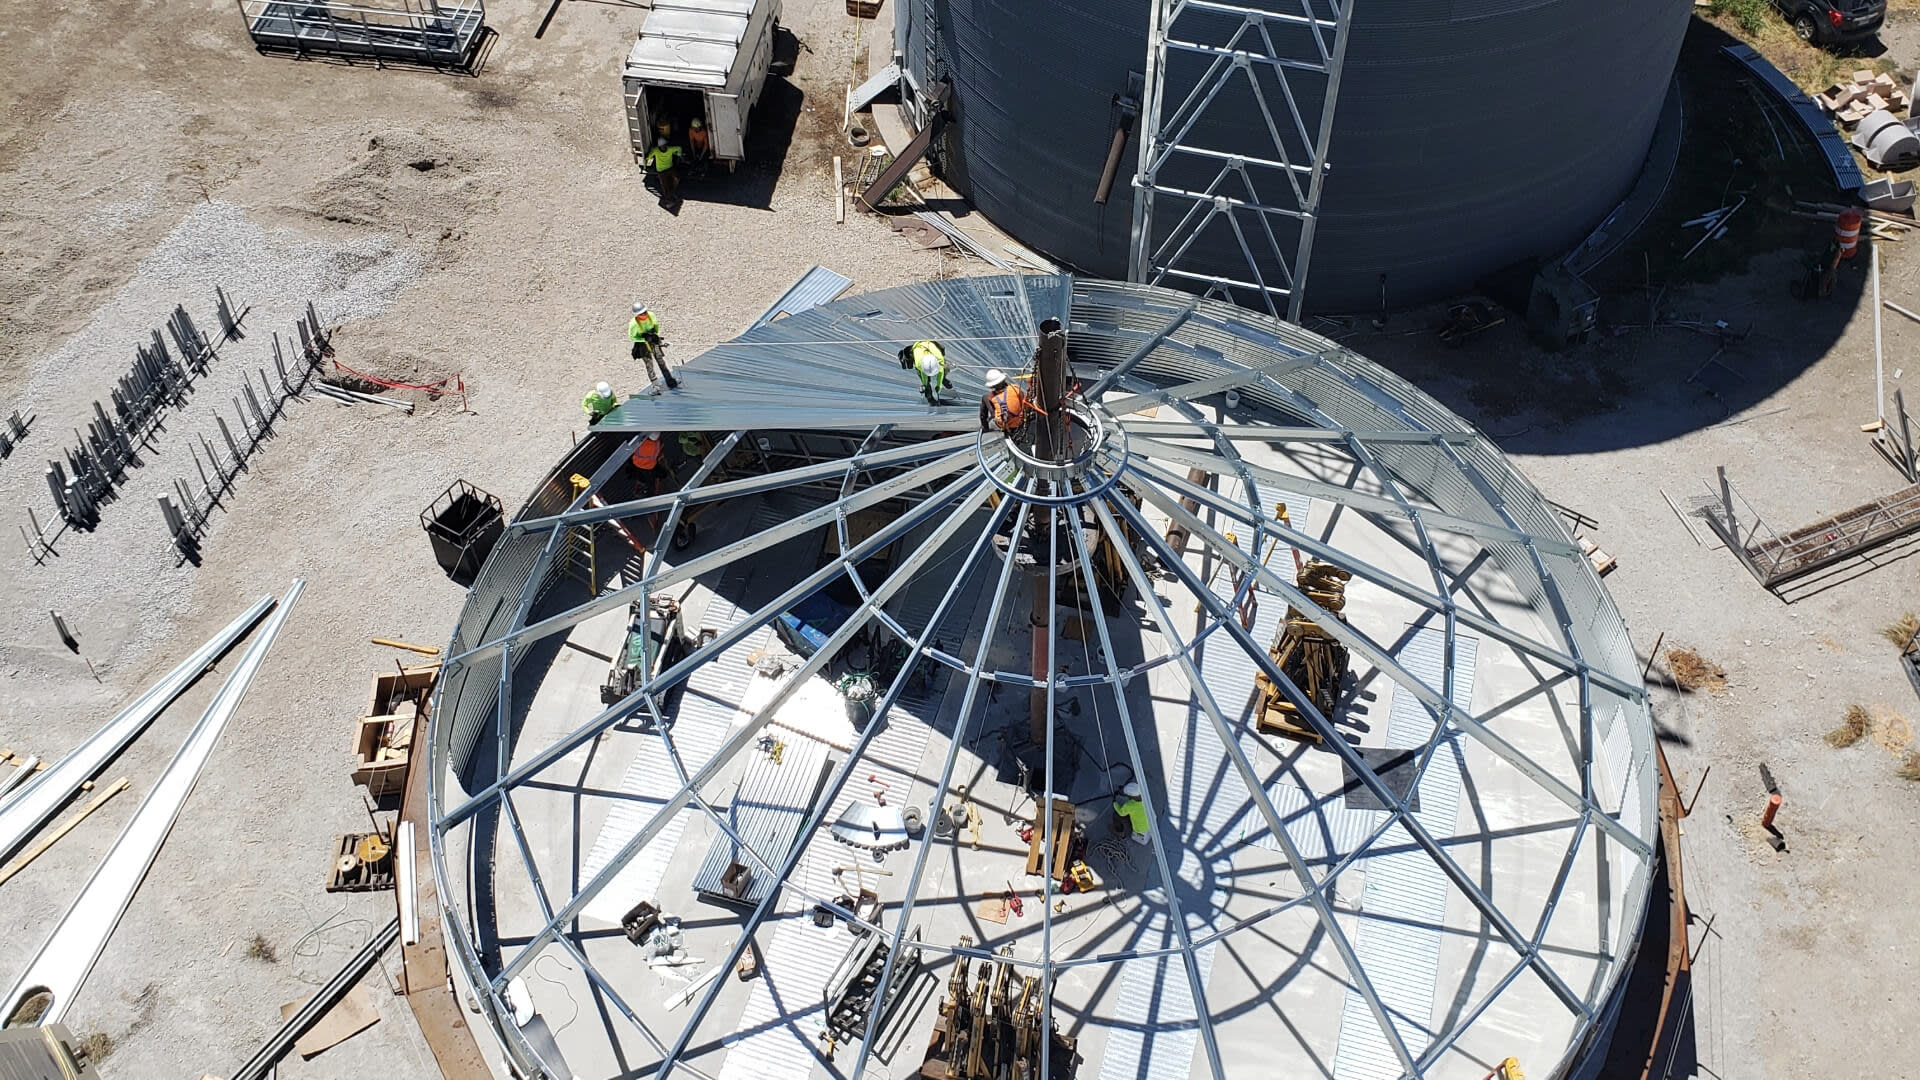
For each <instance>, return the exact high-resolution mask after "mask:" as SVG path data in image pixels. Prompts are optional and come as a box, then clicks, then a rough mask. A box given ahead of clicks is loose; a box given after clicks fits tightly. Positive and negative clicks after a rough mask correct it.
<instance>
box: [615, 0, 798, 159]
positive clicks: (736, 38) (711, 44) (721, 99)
mask: <svg viewBox="0 0 1920 1080" xmlns="http://www.w3.org/2000/svg"><path fill="white" fill-rule="evenodd" d="M779 25H780V0H654V4H653V9H652V11H650V12H649V13H648V14H647V21H646V25H645V26H644V27H642V28H641V30H640V39H639V40H638V41H635V42H634V43H633V51H632V52H630V53H628V54H627V66H626V71H625V74H624V77H623V80H622V81H623V83H624V89H625V96H626V101H627V132H628V135H629V137H630V139H631V141H632V143H633V153H634V156H635V157H636V158H639V159H641V160H642V161H644V160H645V155H646V152H647V150H648V148H650V147H651V146H652V145H653V142H654V139H655V138H657V137H658V136H657V133H656V131H655V125H657V124H659V123H660V122H662V121H663V120H664V121H666V122H667V123H669V124H671V125H672V130H673V135H672V139H673V141H674V142H675V143H677V144H679V145H680V146H681V148H682V149H686V147H687V140H686V131H687V125H688V124H689V122H690V121H692V120H693V119H694V118H696V117H697V118H699V119H700V120H701V121H703V122H704V123H705V124H706V127H707V131H708V132H709V138H710V140H711V144H712V150H713V157H714V160H716V161H724V162H726V163H727V167H728V168H729V169H732V168H734V167H735V166H737V165H739V163H740V162H741V161H742V160H743V159H745V157H746V155H747V122H748V118H749V116H750V115H751V114H752V112H753V106H754V103H755V102H757V101H759V100H760V91H761V88H762V87H764V86H765V85H766V81H767V68H768V66H769V65H770V64H771V63H772V62H773V34H774V31H775V30H776V29H777V28H778V27H779Z"/></svg>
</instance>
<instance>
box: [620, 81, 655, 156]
mask: <svg viewBox="0 0 1920 1080" xmlns="http://www.w3.org/2000/svg"><path fill="white" fill-rule="evenodd" d="M623 82H624V83H625V89H626V92H625V97H626V99H627V141H628V142H629V143H630V144H632V146H633V152H634V153H635V154H642V155H644V154H645V153H646V152H647V147H648V146H650V145H652V143H651V142H650V140H649V139H648V133H649V132H651V131H652V130H653V123H652V120H651V118H650V117H649V116H648V109H647V84H646V83H643V82H641V81H640V80H639V79H636V78H633V77H632V76H628V77H627V78H626V79H624V80H623Z"/></svg>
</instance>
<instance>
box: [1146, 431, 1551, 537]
mask: <svg viewBox="0 0 1920 1080" xmlns="http://www.w3.org/2000/svg"><path fill="white" fill-rule="evenodd" d="M1127 446H1128V448H1129V449H1132V450H1134V451H1136V452H1138V453H1140V454H1142V455H1144V456H1146V457H1150V458H1154V459H1156V460H1159V461H1171V462H1174V463H1175V464H1179V465H1187V466H1190V467H1196V468H1201V469H1213V468H1218V466H1219V464H1220V459H1219V457H1218V456H1216V455H1214V454H1211V453H1209V452H1207V451H1205V450H1202V449H1199V448H1197V447H1190V446H1178V445H1176V444H1174V443H1168V442H1161V441H1160V440H1159V439H1150V438H1140V437H1135V438H1132V439H1129V440H1128V442H1127ZM1246 469H1247V471H1248V472H1249V473H1251V474H1252V475H1253V476H1254V477H1255V478H1256V479H1258V480H1260V481H1261V482H1263V483H1268V484H1272V485H1274V486H1275V487H1279V488H1283V489H1285V490H1288V491H1294V492H1298V493H1299V494H1301V495H1310V496H1312V497H1313V498H1316V499H1325V500H1326V501H1327V502H1331V503H1338V504H1340V505H1341V506H1345V507H1347V508H1348V509H1350V510H1355V511H1358V512H1360V513H1363V514H1385V515H1387V516H1389V517H1395V518H1399V519H1401V520H1411V518H1412V516H1413V514H1418V515H1419V517H1420V520H1421V521H1424V522H1426V523H1427V524H1429V525H1432V526H1434V527H1436V528H1440V529H1444V530H1446V531H1447V532H1450V533H1459V534H1461V535H1463V536H1471V537H1474V538H1475V539H1478V540H1499V541H1506V542H1508V543H1514V544H1538V545H1540V548H1541V550H1542V551H1545V552H1548V553H1550V554H1554V555H1566V556H1569V557H1577V556H1578V555H1579V554H1580V549H1579V548H1577V547H1575V546H1574V545H1572V544H1569V543H1566V542H1565V541H1562V540H1551V539H1547V538H1545V537H1539V536H1534V535H1532V534H1531V533H1524V532H1521V531H1519V530H1517V529H1512V528H1508V527H1506V526H1504V525H1495V524H1491V523H1488V522H1484V521H1475V520H1474V519H1472V518H1464V517H1460V516H1458V515H1455V514H1449V513H1447V512H1446V511H1444V510H1437V509H1429V508H1427V507H1423V506H1422V507H1414V508H1413V510H1412V512H1411V513H1409V511H1408V510H1407V508H1406V507H1404V506H1402V505H1401V504H1400V503H1399V502H1397V501H1395V500H1394V499H1393V498H1391V497H1389V496H1385V495H1373V494H1369V493H1367V492H1364V491H1358V490H1356V489H1354V488H1350V487H1343V486H1342V485H1339V484H1331V483H1328V482H1327V481H1325V480H1318V479H1315V478H1314V477H1311V476H1305V475H1302V474H1300V473H1287V472H1279V471H1278V470H1275V469H1269V468H1267V467H1265V466H1262V465H1255V464H1253V463H1252V462H1247V463H1246Z"/></svg>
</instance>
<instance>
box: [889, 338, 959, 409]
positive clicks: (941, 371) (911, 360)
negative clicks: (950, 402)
mask: <svg viewBox="0 0 1920 1080" xmlns="http://www.w3.org/2000/svg"><path fill="white" fill-rule="evenodd" d="M900 366H901V367H902V368H911V369H913V372H914V374H916V375H919V376H920V393H921V394H923V395H925V396H926V399H927V404H929V405H938V404H940V391H942V390H951V389H953V384H952V383H950V382H948V381H947V352H946V350H945V349H942V348H941V347H940V343H939V342H937V341H916V342H914V343H913V344H911V345H909V346H907V347H906V348H904V349H901V350H900Z"/></svg>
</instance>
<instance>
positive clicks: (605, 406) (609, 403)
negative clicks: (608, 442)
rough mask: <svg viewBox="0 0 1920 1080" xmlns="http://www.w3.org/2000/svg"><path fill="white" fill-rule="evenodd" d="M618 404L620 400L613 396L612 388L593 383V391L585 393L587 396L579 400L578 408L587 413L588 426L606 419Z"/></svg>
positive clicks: (605, 384) (608, 385) (604, 384)
mask: <svg viewBox="0 0 1920 1080" xmlns="http://www.w3.org/2000/svg"><path fill="white" fill-rule="evenodd" d="M619 404H620V399H619V398H617V397H615V396H614V393H613V386H612V385H611V384H609V383H604V382H602V383H595V384H594V387H593V389H592V390H590V391H588V392H587V396H586V397H584V398H582V399H581V400H580V407H581V408H582V409H585V410H586V411H587V423H588V425H589V426H591V425H593V424H597V423H599V422H600V421H602V420H604V419H606V417H607V414H608V413H610V412H612V411H613V410H614V407H615V406H617V405H619Z"/></svg>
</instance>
